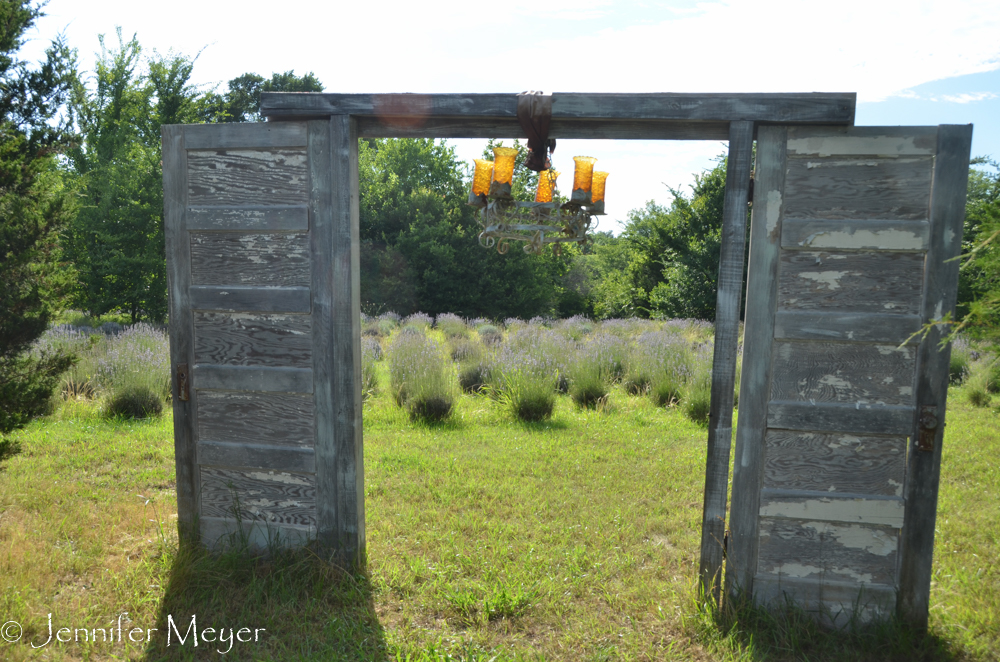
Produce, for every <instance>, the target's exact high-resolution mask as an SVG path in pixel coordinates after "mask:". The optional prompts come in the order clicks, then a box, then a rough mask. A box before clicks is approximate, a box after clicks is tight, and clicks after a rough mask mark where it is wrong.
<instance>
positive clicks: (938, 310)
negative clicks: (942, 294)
mask: <svg viewBox="0 0 1000 662" xmlns="http://www.w3.org/2000/svg"><path fill="white" fill-rule="evenodd" d="M943 308H944V302H943V301H938V302H937V305H935V306H934V321H937V320H939V319H941V315H942V314H941V310H942V309H943Z"/></svg>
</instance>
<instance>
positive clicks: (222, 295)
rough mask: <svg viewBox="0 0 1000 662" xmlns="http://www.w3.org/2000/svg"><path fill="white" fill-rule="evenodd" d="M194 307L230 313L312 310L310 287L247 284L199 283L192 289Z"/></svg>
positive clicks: (190, 293)
mask: <svg viewBox="0 0 1000 662" xmlns="http://www.w3.org/2000/svg"><path fill="white" fill-rule="evenodd" d="M188 292H189V297H190V302H191V307H192V308H194V309H196V310H226V311H230V312H241V311H242V312H262V313H308V312H309V311H310V310H311V303H310V296H309V288H308V287H247V286H244V285H236V286H232V285H230V286H226V287H217V286H205V285H195V286H191V287H189V288H188Z"/></svg>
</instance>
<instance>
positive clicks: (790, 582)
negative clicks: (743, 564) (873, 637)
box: [754, 574, 896, 629]
mask: <svg viewBox="0 0 1000 662" xmlns="http://www.w3.org/2000/svg"><path fill="white" fill-rule="evenodd" d="M754 588H755V590H754V601H755V602H756V603H757V604H761V605H766V606H769V607H772V608H774V609H777V610H781V609H784V608H785V606H786V605H787V604H788V603H789V602H792V603H795V604H796V605H798V606H799V607H801V608H802V609H804V610H806V611H807V612H811V613H812V614H813V615H814V616H815V617H816V619H817V620H818V621H819V622H820V623H822V624H824V625H827V626H829V627H835V628H838V629H840V628H843V627H845V626H847V625H849V624H851V623H858V622H860V623H866V622H869V621H873V620H883V619H885V618H888V617H890V616H892V609H893V603H894V602H895V600H896V589H895V588H894V587H893V586H887V585H885V584H864V585H860V584H858V583H857V582H837V581H833V580H819V581H818V580H815V579H793V578H791V577H777V576H774V575H767V574H759V575H757V576H756V577H754Z"/></svg>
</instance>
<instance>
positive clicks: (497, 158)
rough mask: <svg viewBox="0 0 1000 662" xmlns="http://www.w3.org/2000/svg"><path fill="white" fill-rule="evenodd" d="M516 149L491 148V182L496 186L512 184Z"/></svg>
mask: <svg viewBox="0 0 1000 662" xmlns="http://www.w3.org/2000/svg"><path fill="white" fill-rule="evenodd" d="M516 156H517V149H516V148H514V147H494V148H493V181H494V182H496V183H497V184H507V185H511V184H513V183H514V159H515V157H516Z"/></svg>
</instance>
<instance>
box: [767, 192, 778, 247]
mask: <svg viewBox="0 0 1000 662" xmlns="http://www.w3.org/2000/svg"><path fill="white" fill-rule="evenodd" d="M780 218H781V191H778V190H774V191H768V192H767V234H768V235H769V236H774V231H775V230H776V229H777V228H778V220H779V219H780Z"/></svg>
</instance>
